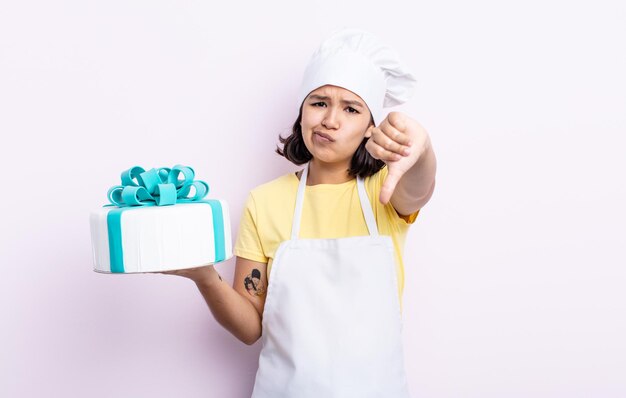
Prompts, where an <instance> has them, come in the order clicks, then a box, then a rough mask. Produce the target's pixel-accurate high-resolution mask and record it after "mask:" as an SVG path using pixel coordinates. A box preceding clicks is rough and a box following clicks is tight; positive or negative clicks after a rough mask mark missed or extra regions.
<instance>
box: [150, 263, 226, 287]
mask: <svg viewBox="0 0 626 398" xmlns="http://www.w3.org/2000/svg"><path fill="white" fill-rule="evenodd" d="M159 273H160V274H164V275H178V276H182V277H185V278H189V279H191V280H192V281H194V282H195V283H196V284H199V283H206V282H210V281H213V280H215V279H219V280H222V278H221V277H220V276H219V274H218V273H217V271H216V270H215V267H214V266H213V264H209V265H203V266H201V267H195V268H187V269H177V270H172V271H163V272H159Z"/></svg>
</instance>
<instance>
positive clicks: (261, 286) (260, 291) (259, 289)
mask: <svg viewBox="0 0 626 398" xmlns="http://www.w3.org/2000/svg"><path fill="white" fill-rule="evenodd" d="M243 285H244V287H245V288H246V290H247V291H248V293H249V294H250V295H251V296H255V297H260V296H262V295H264V294H265V291H266V290H267V284H266V283H265V281H264V280H262V279H261V271H259V270H258V269H256V268H255V269H253V270H252V272H251V273H250V274H249V275H248V276H246V279H244V280H243Z"/></svg>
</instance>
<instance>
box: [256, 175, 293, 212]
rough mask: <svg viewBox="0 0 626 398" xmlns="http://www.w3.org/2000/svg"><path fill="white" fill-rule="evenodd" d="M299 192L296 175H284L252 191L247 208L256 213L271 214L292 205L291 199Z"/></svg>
mask: <svg viewBox="0 0 626 398" xmlns="http://www.w3.org/2000/svg"><path fill="white" fill-rule="evenodd" d="M297 190H298V177H296V175H295V174H294V173H288V174H284V175H282V176H280V177H278V178H275V179H273V180H271V181H268V182H266V183H263V184H261V185H258V186H256V187H254V188H253V189H251V190H250V193H249V195H248V199H247V201H246V207H247V208H249V209H251V210H252V209H254V210H253V211H254V213H263V212H265V213H267V212H270V213H271V212H272V211H274V210H276V209H280V208H281V206H285V205H288V204H290V200H291V197H292V196H294V195H295V193H296V192H297ZM291 201H292V200H291Z"/></svg>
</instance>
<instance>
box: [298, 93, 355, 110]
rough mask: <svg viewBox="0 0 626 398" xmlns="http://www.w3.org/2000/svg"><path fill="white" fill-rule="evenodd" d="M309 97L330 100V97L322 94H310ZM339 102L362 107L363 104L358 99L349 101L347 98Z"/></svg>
mask: <svg viewBox="0 0 626 398" xmlns="http://www.w3.org/2000/svg"><path fill="white" fill-rule="evenodd" d="M309 99H316V100H322V101H328V100H330V97H326V96H324V95H317V94H311V95H310V96H309ZM341 102H342V103H344V104H348V105H353V106H359V107H361V108H363V104H361V103H360V102H359V101H349V100H344V99H342V100H341Z"/></svg>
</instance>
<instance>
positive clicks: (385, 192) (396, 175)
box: [380, 168, 404, 205]
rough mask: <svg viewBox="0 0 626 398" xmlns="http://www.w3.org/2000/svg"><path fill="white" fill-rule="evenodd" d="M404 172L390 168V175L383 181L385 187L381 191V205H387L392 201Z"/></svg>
mask: <svg viewBox="0 0 626 398" xmlns="http://www.w3.org/2000/svg"><path fill="white" fill-rule="evenodd" d="M403 174H404V172H402V171H399V170H397V169H395V168H389V174H387V177H385V181H383V186H382V188H381V190H380V203H382V204H384V205H386V204H387V203H389V200H391V195H393V191H395V189H396V185H398V181H400V178H402V175H403Z"/></svg>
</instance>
